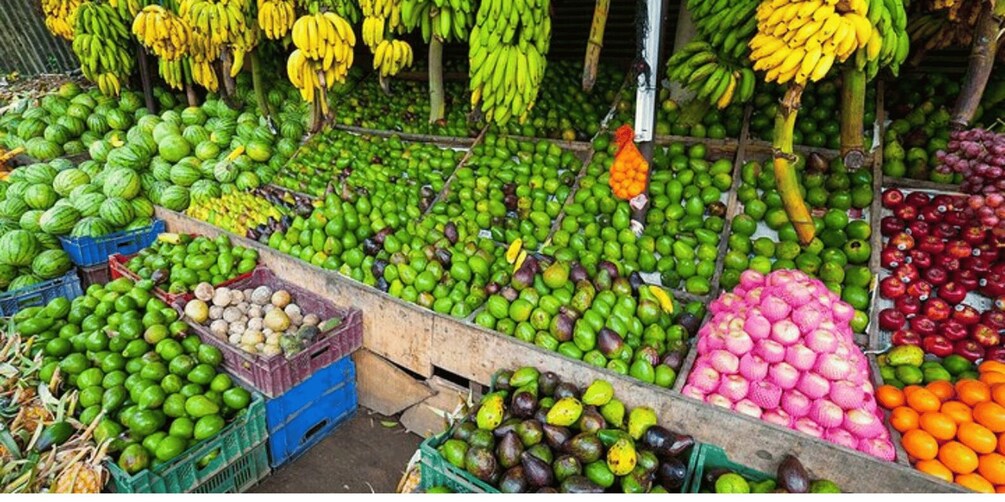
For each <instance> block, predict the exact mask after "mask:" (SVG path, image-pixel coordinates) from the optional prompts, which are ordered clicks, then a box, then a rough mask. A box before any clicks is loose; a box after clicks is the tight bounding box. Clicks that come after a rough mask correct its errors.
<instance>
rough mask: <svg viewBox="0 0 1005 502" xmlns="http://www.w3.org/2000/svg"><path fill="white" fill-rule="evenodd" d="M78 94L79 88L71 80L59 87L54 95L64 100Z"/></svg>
mask: <svg viewBox="0 0 1005 502" xmlns="http://www.w3.org/2000/svg"><path fill="white" fill-rule="evenodd" d="M80 92H81V91H80V86H79V85H77V83H76V82H74V81H72V80H71V81H69V82H67V83H65V84H63V85H61V86H59V89H57V90H56V94H58V95H59V96H60V97H62V98H65V99H72V98H75V97H76V96H77V95H78V94H80ZM71 102H72V101H71Z"/></svg>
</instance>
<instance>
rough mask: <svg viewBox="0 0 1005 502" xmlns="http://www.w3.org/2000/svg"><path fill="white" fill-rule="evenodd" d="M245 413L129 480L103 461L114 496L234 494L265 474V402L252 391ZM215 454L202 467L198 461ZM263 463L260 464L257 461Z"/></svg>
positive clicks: (124, 473) (114, 467)
mask: <svg viewBox="0 0 1005 502" xmlns="http://www.w3.org/2000/svg"><path fill="white" fill-rule="evenodd" d="M252 396H253V398H252V401H251V404H250V405H249V406H248V409H247V411H245V412H244V413H243V414H241V415H240V416H238V417H237V418H236V419H235V420H234V421H233V422H231V423H229V424H227V426H226V427H224V428H223V430H222V431H220V433H219V434H217V435H216V436H213V437H211V438H209V439H207V440H205V441H202V442H201V443H199V444H197V445H196V446H194V447H192V448H189V449H188V450H187V451H185V453H182V454H181V455H179V456H178V457H177V458H175V459H173V460H171V461H170V462H168V463H165V464H162V465H159V466H157V467H153V468H150V469H145V470H143V471H140V472H138V473H136V474H134V475H132V476H130V475H129V474H128V473H126V472H125V471H123V470H122V469H121V468H119V466H118V465H116V464H115V463H113V462H111V461H109V462H108V463H107V465H108V470H109V471H110V472H111V474H112V480H113V481H114V482H115V491H116V492H118V493H225V492H239V491H243V490H244V489H247V488H248V487H250V486H251V485H253V484H255V482H257V481H258V480H260V479H261V478H263V477H265V475H267V474H268V473H269V457H268V452H267V449H266V444H265V443H266V439H267V438H268V429H267V427H266V424H265V399H264V398H262V396H261V394H258V393H253V394H252ZM214 451H218V452H219V453H218V455H217V456H216V458H215V459H213V460H212V461H210V462H209V464H208V465H206V467H199V466H198V462H199V459H201V458H203V457H205V456H206V455H208V454H210V453H212V452H214ZM263 459H264V460H263Z"/></svg>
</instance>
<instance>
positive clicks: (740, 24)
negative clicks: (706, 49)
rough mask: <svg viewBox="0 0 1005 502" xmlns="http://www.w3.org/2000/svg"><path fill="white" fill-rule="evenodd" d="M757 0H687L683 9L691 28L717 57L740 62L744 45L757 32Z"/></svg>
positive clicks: (745, 46) (745, 48)
mask: <svg viewBox="0 0 1005 502" xmlns="http://www.w3.org/2000/svg"><path fill="white" fill-rule="evenodd" d="M759 3H760V1H759V0H688V2H687V10H688V12H689V13H690V14H691V19H692V20H693V21H694V26H695V28H696V30H697V31H698V34H699V35H700V36H701V40H705V41H707V42H708V43H709V44H710V45H711V46H712V48H713V50H714V51H715V52H716V53H717V54H722V55H723V56H724V57H727V58H732V59H733V60H738V61H740V60H744V59H746V57H747V54H748V53H749V52H750V49H749V48H748V47H747V42H749V41H750V37H752V36H753V35H754V33H755V32H756V31H757V18H755V17H754V12H755V11H756V10H757V5H758V4H759Z"/></svg>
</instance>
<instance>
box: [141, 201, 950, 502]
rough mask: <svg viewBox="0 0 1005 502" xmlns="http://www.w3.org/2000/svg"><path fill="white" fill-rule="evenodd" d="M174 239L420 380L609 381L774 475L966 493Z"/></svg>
mask: <svg viewBox="0 0 1005 502" xmlns="http://www.w3.org/2000/svg"><path fill="white" fill-rule="evenodd" d="M156 209H157V217H159V218H162V219H164V220H165V222H166V223H167V225H168V228H169V229H170V230H171V231H173V232H192V233H199V234H203V235H206V236H209V237H216V236H218V235H229V236H230V237H231V239H233V240H234V242H238V243H241V244H242V245H245V246H248V247H252V248H254V249H256V250H258V251H259V255H260V262H261V263H263V264H264V265H266V266H268V267H269V268H271V269H272V271H273V272H274V273H275V274H276V276H277V277H279V278H281V279H284V280H288V281H291V282H294V283H296V284H298V285H301V286H304V287H307V288H309V289H311V290H313V291H316V292H317V293H318V294H321V295H323V296H324V297H326V298H328V299H329V300H330V301H332V302H333V303H334V304H336V305H340V306H354V307H357V308H360V309H361V310H362V311H363V324H364V341H363V344H364V347H365V348H366V349H368V350H370V351H372V352H374V353H376V354H378V355H381V356H383V357H385V358H387V359H389V360H390V361H392V362H394V363H396V364H398V365H401V366H403V367H405V368H407V369H409V370H411V371H413V372H415V373H418V374H420V375H422V376H425V377H429V376H431V374H432V372H433V368H434V367H437V368H441V369H443V370H446V371H449V372H452V373H454V374H456V375H459V376H461V377H463V378H467V379H470V380H471V381H473V382H477V383H480V384H482V385H488V384H489V383H490V379H491V376H492V374H493V373H494V372H495V371H496V370H497V369H499V368H516V367H520V366H527V365H532V366H536V367H538V368H546V369H548V370H550V371H554V372H556V373H558V374H560V375H562V377H563V378H564V379H565V380H567V381H570V382H572V383H574V384H576V385H579V386H587V385H589V384H590V383H591V382H593V380H596V379H605V380H608V381H609V382H611V384H612V385H613V386H614V390H615V393H616V394H617V395H618V396H622V398H623V400H624V401H625V404H626V405H627V406H630V407H636V406H649V407H652V408H653V409H654V410H656V412H657V414H658V415H659V416H660V417H661V419H662V420H661V423H662V424H663V425H664V426H666V427H668V428H670V429H672V430H676V431H679V432H682V433H687V434H691V435H693V436H694V437H695V439H697V440H698V441H701V442H706V443H711V444H715V445H718V446H720V447H722V448H724V449H725V450H726V452H727V453H728V454H729V456H730V458H731V459H734V460H735V461H737V462H739V463H742V464H744V465H747V466H749V467H751V468H754V469H758V470H761V471H766V472H772V471H773V470H774V469H775V468H776V467H777V464H778V462H779V461H780V459H781V457H782V456H783V455H785V454H787V453H791V454H794V455H796V456H798V457H799V459H800V460H801V461H802V462H803V464H804V465H805V466H806V468H807V469H808V470H809V471H810V472H811V473H813V474H815V475H818V476H821V477H827V478H829V479H832V480H833V481H834V482H836V483H837V484H838V485H839V486H841V487H842V488H843V489H844V490H847V491H850V492H895V493H903V492H929V493H930V492H962V491H964V490H963V488H962V487H960V486H956V485H950V484H947V483H944V482H942V481H940V480H938V479H936V478H934V477H930V476H927V475H925V474H923V473H921V472H919V471H916V470H914V469H912V468H910V467H908V466H905V465H902V464H898V463H893V462H890V463H887V462H879V461H877V460H875V459H873V458H872V457H869V456H866V455H864V454H862V453H859V452H856V451H852V450H849V449H846V448H842V447H839V446H836V445H833V444H831V443H827V442H824V441H821V440H819V439H815V438H812V437H810V436H808V435H805V434H802V433H798V432H796V431H792V430H789V429H786V428H782V427H779V426H775V425H772V424H768V423H765V422H762V421H760V420H757V419H755V418H752V417H747V416H744V415H740V414H736V413H733V412H731V411H728V410H724V409H719V408H716V407H714V406H710V405H707V404H705V403H702V402H699V401H696V400H693V399H690V398H686V397H684V396H682V395H680V394H679V393H676V392H674V391H672V390H668V389H661V388H658V387H655V386H652V385H649V384H644V383H642V382H639V381H637V380H634V379H631V378H629V377H626V376H622V375H619V374H616V373H614V372H612V371H609V370H606V369H602V368H596V367H593V366H590V365H588V364H586V363H583V362H582V361H575V360H572V359H568V358H565V357H563V356H561V355H559V354H558V353H555V352H549V351H545V350H543V349H541V348H539V347H537V346H534V345H531V344H527V343H524V342H521V341H519V340H516V339H515V338H510V337H506V336H504V335H501V334H499V333H496V332H493V331H490V330H487V329H484V328H481V327H479V326H477V325H474V324H471V323H467V322H462V321H458V320H456V319H453V318H451V317H448V316H443V315H440V314H436V313H433V312H432V311H429V310H425V309H422V308H421V307H419V306H417V305H413V304H409V303H405V302H403V301H401V300H398V299H395V298H393V297H391V296H389V295H387V294H384V293H381V292H379V291H377V290H376V289H373V288H369V287H367V286H365V285H363V284H360V283H357V282H354V281H352V280H350V279H348V278H345V277H342V276H340V275H338V274H336V273H334V272H330V271H325V270H323V269H321V268H318V267H314V266H312V265H310V264H308V263H305V262H302V261H300V260H296V259H294V258H292V257H289V256H287V255H284V254H281V253H279V252H277V251H274V250H272V249H270V248H268V247H266V246H264V245H262V244H260V243H258V242H254V241H251V240H248V239H245V238H243V237H240V236H235V235H233V234H230V233H228V232H225V231H223V230H221V229H219V228H216V227H213V226H211V225H209V224H207V223H204V222H201V221H198V220H194V219H192V218H189V217H187V216H184V215H182V214H180V213H176V212H173V211H168V210H165V209H164V208H161V207H157V208H156Z"/></svg>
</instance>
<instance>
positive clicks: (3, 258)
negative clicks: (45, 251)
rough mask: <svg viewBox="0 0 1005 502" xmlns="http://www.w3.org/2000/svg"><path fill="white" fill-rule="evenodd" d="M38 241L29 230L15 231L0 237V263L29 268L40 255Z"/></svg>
mask: <svg viewBox="0 0 1005 502" xmlns="http://www.w3.org/2000/svg"><path fill="white" fill-rule="evenodd" d="M39 247H40V246H39V244H38V239H36V238H35V236H34V234H32V233H31V232H29V231H27V230H13V231H10V232H7V233H6V234H4V235H3V237H0V263H3V264H5V265H13V266H15V267H27V266H29V265H31V261H32V260H34V259H35V256H37V255H38V253H39V251H40V249H39Z"/></svg>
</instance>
